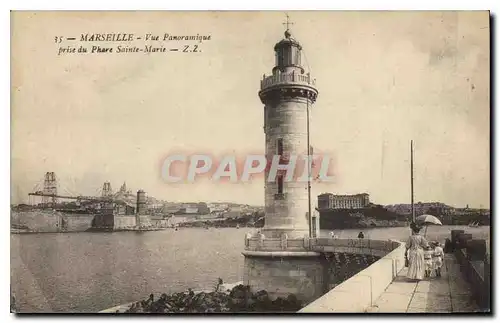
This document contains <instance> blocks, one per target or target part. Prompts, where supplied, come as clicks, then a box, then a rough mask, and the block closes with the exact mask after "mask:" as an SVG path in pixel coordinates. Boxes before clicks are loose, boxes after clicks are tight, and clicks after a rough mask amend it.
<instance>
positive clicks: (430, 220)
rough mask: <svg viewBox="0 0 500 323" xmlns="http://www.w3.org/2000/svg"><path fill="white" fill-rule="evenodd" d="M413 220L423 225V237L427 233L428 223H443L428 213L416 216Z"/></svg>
mask: <svg viewBox="0 0 500 323" xmlns="http://www.w3.org/2000/svg"><path fill="white" fill-rule="evenodd" d="M415 222H417V223H418V224H420V225H425V233H424V237H425V236H426V235H427V228H428V227H429V225H443V224H442V223H441V221H440V220H439V219H438V218H437V217H435V216H434V215H430V214H424V215H421V216H419V217H417V218H416V219H415Z"/></svg>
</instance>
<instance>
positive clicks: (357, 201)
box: [318, 193, 370, 209]
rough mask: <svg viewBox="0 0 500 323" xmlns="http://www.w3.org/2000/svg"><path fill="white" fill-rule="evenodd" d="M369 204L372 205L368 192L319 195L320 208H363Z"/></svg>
mask: <svg viewBox="0 0 500 323" xmlns="http://www.w3.org/2000/svg"><path fill="white" fill-rule="evenodd" d="M368 205H370V195H369V194H367V193H360V194H354V195H334V194H332V193H323V194H320V195H318V208H319V209H362V208H365V207H367V206H368Z"/></svg>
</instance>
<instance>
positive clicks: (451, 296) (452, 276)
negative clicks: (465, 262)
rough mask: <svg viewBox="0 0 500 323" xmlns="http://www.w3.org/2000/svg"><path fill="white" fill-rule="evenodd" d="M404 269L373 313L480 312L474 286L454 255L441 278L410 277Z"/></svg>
mask: <svg viewBox="0 0 500 323" xmlns="http://www.w3.org/2000/svg"><path fill="white" fill-rule="evenodd" d="M407 271H408V268H404V269H403V270H401V271H400V272H399V274H398V276H397V277H396V278H395V279H394V281H393V282H392V283H391V284H390V285H389V287H387V289H386V290H385V291H384V292H383V293H382V295H380V297H379V298H378V299H377V300H376V301H375V304H374V306H373V307H372V308H370V309H369V311H370V312H380V313H456V312H462V313H464V312H465V313H471V312H480V311H481V309H480V307H479V306H478V305H477V304H476V301H475V300H474V299H473V297H472V292H471V286H470V284H469V283H468V282H466V281H465V280H464V279H463V277H462V273H461V271H460V264H459V263H458V262H457V260H456V259H455V256H454V255H450V254H446V255H445V259H444V265H443V268H442V271H441V275H442V276H441V277H439V278H436V277H431V278H430V279H428V280H422V281H420V282H409V281H407V279H406V273H407Z"/></svg>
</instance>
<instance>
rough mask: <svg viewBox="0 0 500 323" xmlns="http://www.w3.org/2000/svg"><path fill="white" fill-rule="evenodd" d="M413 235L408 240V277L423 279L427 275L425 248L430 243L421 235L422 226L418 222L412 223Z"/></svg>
mask: <svg viewBox="0 0 500 323" xmlns="http://www.w3.org/2000/svg"><path fill="white" fill-rule="evenodd" d="M410 227H411V230H412V235H411V236H410V237H409V238H408V241H407V242H406V257H407V259H408V273H407V277H408V278H409V279H412V280H422V279H424V275H425V263H424V248H425V247H427V246H428V245H429V244H428V242H427V240H426V239H425V238H424V237H422V236H421V235H420V229H421V228H420V227H419V226H418V225H417V224H416V223H412V224H411V225H410Z"/></svg>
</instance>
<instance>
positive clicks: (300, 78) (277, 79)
mask: <svg viewBox="0 0 500 323" xmlns="http://www.w3.org/2000/svg"><path fill="white" fill-rule="evenodd" d="M285 84H290V85H308V86H311V87H315V85H316V79H313V78H312V77H311V75H310V74H299V73H296V72H292V73H280V74H275V75H270V76H266V75H264V77H263V78H262V80H261V81H260V89H261V90H265V89H268V88H270V87H273V86H276V85H285Z"/></svg>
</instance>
